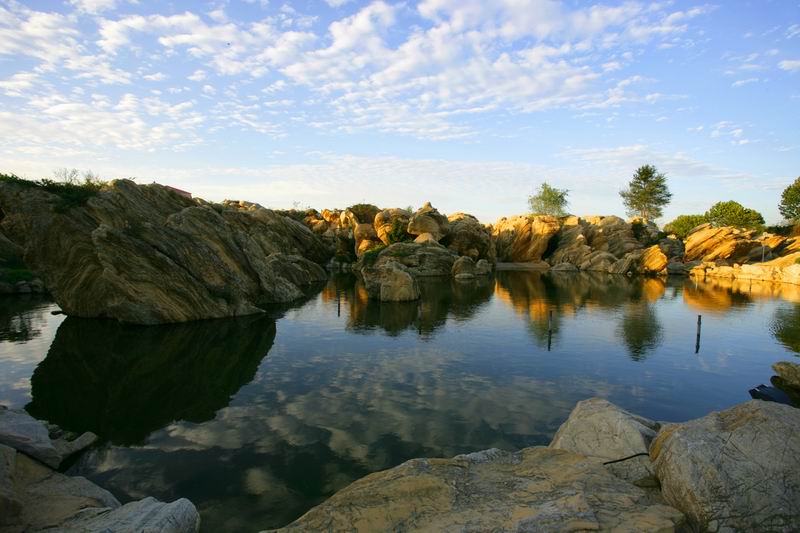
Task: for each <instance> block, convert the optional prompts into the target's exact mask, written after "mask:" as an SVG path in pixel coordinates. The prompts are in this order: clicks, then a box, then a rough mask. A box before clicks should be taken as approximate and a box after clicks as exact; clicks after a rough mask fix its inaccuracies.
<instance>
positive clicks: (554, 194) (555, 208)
mask: <svg viewBox="0 0 800 533" xmlns="http://www.w3.org/2000/svg"><path fill="white" fill-rule="evenodd" d="M568 195H569V190H567V189H556V188H555V187H551V186H550V185H549V184H548V183H547V182H544V183H542V184H541V186H539V190H538V191H537V192H536V194H534V195H532V196H529V197H528V205H529V206H530V208H531V214H533V215H552V216H556V217H562V216H564V215H566V214H567V211H566V208H567V204H568V203H569V202H568V200H567V196H568Z"/></svg>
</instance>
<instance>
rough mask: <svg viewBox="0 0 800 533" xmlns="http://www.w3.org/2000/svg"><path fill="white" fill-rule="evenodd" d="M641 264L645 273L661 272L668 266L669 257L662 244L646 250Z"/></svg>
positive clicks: (640, 261)
mask: <svg viewBox="0 0 800 533" xmlns="http://www.w3.org/2000/svg"><path fill="white" fill-rule="evenodd" d="M639 264H640V268H641V272H642V273H643V274H660V273H661V272H663V271H664V270H665V269H666V268H667V265H668V264H669V258H668V257H667V255H666V254H665V253H664V251H663V250H662V249H661V246H660V245H658V244H656V245H653V246H651V247H650V248H646V249H645V250H644V252H643V253H642V257H641V259H640V260H639Z"/></svg>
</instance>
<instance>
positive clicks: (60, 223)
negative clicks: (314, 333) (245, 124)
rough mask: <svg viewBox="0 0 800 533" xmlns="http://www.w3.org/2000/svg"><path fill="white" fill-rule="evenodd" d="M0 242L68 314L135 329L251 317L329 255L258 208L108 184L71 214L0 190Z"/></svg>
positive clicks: (43, 195)
mask: <svg viewBox="0 0 800 533" xmlns="http://www.w3.org/2000/svg"><path fill="white" fill-rule="evenodd" d="M0 207H1V208H2V210H3V213H4V218H3V220H2V222H0V226H1V227H2V231H3V233H4V234H5V235H6V236H8V237H9V238H10V239H11V240H12V241H13V242H15V243H16V244H17V245H19V246H21V247H22V248H23V250H24V260H25V262H26V264H28V266H30V267H31V269H32V270H33V271H35V272H36V273H38V274H39V275H40V276H41V277H42V279H43V281H44V283H45V285H46V286H47V288H48V289H49V291H50V292H51V294H52V295H53V297H54V298H55V300H56V302H57V303H58V304H59V306H60V307H61V308H62V309H63V310H64V311H65V312H66V313H67V314H70V315H75V316H82V317H105V318H115V319H118V320H121V321H124V322H131V323H136V324H160V323H166V322H183V321H188V320H197V319H203V318H216V317H226V316H237V315H245V314H252V313H257V312H260V309H259V307H258V306H259V305H263V304H266V303H271V302H286V301H290V300H294V299H297V298H300V297H301V296H302V295H303V288H304V287H305V286H307V285H310V284H312V283H313V282H316V281H320V280H324V279H325V278H326V274H325V271H324V269H322V268H321V267H320V266H319V264H318V263H325V262H326V261H327V260H328V258H329V257H330V255H331V250H330V248H329V247H328V246H327V245H326V244H325V243H324V242H323V241H322V240H321V239H320V238H319V237H317V236H316V235H314V233H313V232H311V231H310V230H309V229H308V228H306V227H305V226H304V225H303V224H302V223H300V222H298V221H296V220H293V219H291V218H289V217H285V216H281V215H279V214H277V213H275V212H273V211H270V210H268V209H264V208H262V207H260V206H258V205H257V204H250V203H246V202H227V203H226V204H223V205H219V204H217V205H211V204H208V203H206V202H202V201H195V200H191V199H188V198H185V197H183V196H181V195H179V194H177V193H175V192H174V191H172V190H170V189H169V188H167V187H163V186H161V185H156V184H153V185H137V184H135V183H133V182H132V181H130V180H118V181H114V182H111V183H110V184H109V185H108V186H107V187H105V188H104V189H103V190H102V191H101V192H99V194H97V196H95V197H93V198H91V199H89V200H88V202H87V203H86V205H84V206H81V207H71V208H69V209H63V208H61V203H60V199H59V198H58V197H57V196H55V195H54V194H50V193H48V192H46V191H44V190H41V189H39V188H36V187H29V186H21V185H18V184H14V183H3V184H0Z"/></svg>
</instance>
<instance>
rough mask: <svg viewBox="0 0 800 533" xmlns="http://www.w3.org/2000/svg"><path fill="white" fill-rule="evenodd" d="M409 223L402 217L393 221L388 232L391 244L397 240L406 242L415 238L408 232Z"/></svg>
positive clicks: (387, 235)
mask: <svg viewBox="0 0 800 533" xmlns="http://www.w3.org/2000/svg"><path fill="white" fill-rule="evenodd" d="M407 227H408V223H404V222H403V220H402V219H400V218H396V219H394V220H393V221H392V229H391V230H389V232H388V233H387V234H386V238H387V239H388V240H389V244H394V243H396V242H406V241H410V240H412V239H413V236H412V235H410V234H409V233H407V232H406V228H407Z"/></svg>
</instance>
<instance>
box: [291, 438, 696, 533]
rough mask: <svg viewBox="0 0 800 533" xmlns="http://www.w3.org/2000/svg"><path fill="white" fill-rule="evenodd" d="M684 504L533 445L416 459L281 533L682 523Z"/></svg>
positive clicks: (656, 527) (657, 527)
mask: <svg viewBox="0 0 800 533" xmlns="http://www.w3.org/2000/svg"><path fill="white" fill-rule="evenodd" d="M683 521H684V518H683V516H682V515H681V513H680V512H678V511H676V510H675V509H673V508H671V507H668V506H666V505H662V504H658V503H655V502H653V501H652V500H651V499H650V498H649V497H648V495H647V494H646V493H645V492H644V491H643V490H642V489H640V488H638V487H636V486H634V485H632V484H630V483H627V482H625V481H623V480H621V479H619V478H617V477H615V476H613V475H612V474H611V473H609V472H608V471H607V470H606V469H605V468H603V466H602V465H600V464H598V463H597V462H596V461H594V460H591V459H588V458H586V457H584V456H582V455H578V454H575V453H571V452H568V451H564V450H555V449H549V448H544V447H534V448H526V449H524V450H522V451H520V452H517V453H509V452H504V451H500V450H496V449H493V450H486V451H483V452H477V453H471V454H469V455H459V456H456V457H454V458H452V459H413V460H411V461H408V462H406V463H403V464H402V465H400V466H397V467H395V468H392V469H390V470H385V471H383V472H377V473H375V474H370V475H368V476H366V477H364V478H362V479H360V480H358V481H356V482H354V483H353V484H351V485H350V486H348V487H346V488H345V489H343V490H341V491H339V492H337V493H336V494H335V495H333V496H332V497H331V498H330V499H328V500H327V501H325V502H323V503H322V504H320V505H318V506H317V507H315V508H313V509H311V510H310V511H309V512H307V513H306V514H305V515H303V516H302V517H300V518H299V519H298V520H296V521H295V522H293V523H292V524H289V525H288V526H286V527H285V528H283V529H280V530H278V531H284V532H292V531H443V532H459V531H495V532H515V531H576V530H581V531H594V530H603V531H611V530H613V531H665V532H666V531H675V530H676V529H677V528H678V527H681V525H682V524H683Z"/></svg>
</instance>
